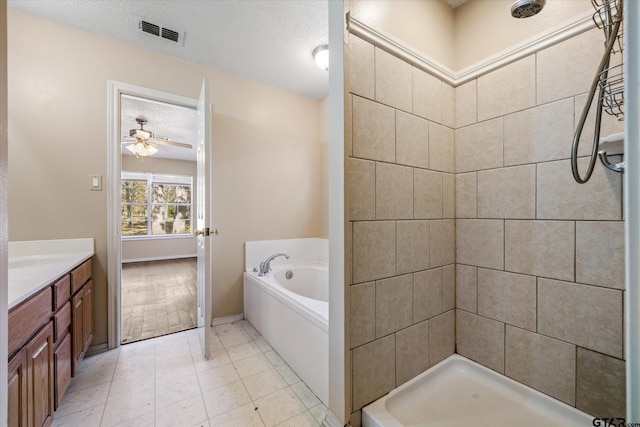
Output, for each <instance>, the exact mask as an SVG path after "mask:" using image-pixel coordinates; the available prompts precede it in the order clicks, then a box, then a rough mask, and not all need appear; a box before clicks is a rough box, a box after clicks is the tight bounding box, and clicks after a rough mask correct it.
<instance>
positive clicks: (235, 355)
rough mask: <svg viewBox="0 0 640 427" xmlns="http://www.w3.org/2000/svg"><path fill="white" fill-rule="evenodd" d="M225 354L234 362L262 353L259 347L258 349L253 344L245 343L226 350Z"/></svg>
mask: <svg viewBox="0 0 640 427" xmlns="http://www.w3.org/2000/svg"><path fill="white" fill-rule="evenodd" d="M227 353H228V354H229V358H230V359H231V360H232V361H234V362H235V361H237V360H240V359H245V358H247V357H251V356H255V355H258V354H260V353H262V351H261V350H260V347H258V346H257V345H256V344H255V343H253V342H247V343H244V344H240V345H237V346H235V347H230V348H228V349H227Z"/></svg>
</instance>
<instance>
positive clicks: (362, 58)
mask: <svg viewBox="0 0 640 427" xmlns="http://www.w3.org/2000/svg"><path fill="white" fill-rule="evenodd" d="M373 57H374V54H373V45H372V44H371V43H368V42H366V41H364V40H362V39H361V38H359V37H356V36H354V35H353V34H349V82H350V86H349V90H350V91H351V93H355V94H358V95H360V96H364V97H365V98H369V99H373V98H374V96H375V84H374V83H375V82H374V76H375V74H374V63H373Z"/></svg>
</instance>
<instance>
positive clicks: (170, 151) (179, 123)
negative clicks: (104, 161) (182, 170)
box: [120, 96, 198, 162]
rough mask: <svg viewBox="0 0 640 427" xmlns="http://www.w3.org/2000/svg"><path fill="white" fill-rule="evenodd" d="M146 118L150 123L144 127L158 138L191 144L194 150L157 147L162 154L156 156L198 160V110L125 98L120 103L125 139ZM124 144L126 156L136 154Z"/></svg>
mask: <svg viewBox="0 0 640 427" xmlns="http://www.w3.org/2000/svg"><path fill="white" fill-rule="evenodd" d="M138 117H143V118H145V119H147V121H148V123H147V124H146V125H144V129H145V130H149V131H151V132H153V133H154V134H156V135H158V136H164V137H168V138H171V140H172V141H176V142H184V143H185V144H191V145H192V146H193V148H192V149H187V148H179V147H172V146H169V145H160V144H158V145H156V147H157V148H158V150H159V151H158V153H157V154H154V155H153V157H159V158H164V159H177V160H190V161H194V162H195V161H196V154H197V150H196V147H197V142H198V123H197V121H198V114H197V113H196V111H195V110H193V109H191V108H187V107H181V106H177V105H171V104H163V103H160V102H155V101H148V100H145V99H140V98H134V97H131V96H122V98H121V102H120V126H121V127H120V129H121V134H122V136H123V137H124V136H129V129H136V128H138V123H136V118H138ZM126 145H128V144H123V145H122V154H123V155H133V154H131V152H130V151H129V150H127V149H126V148H124V147H126Z"/></svg>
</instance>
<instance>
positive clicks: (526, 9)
mask: <svg viewBox="0 0 640 427" xmlns="http://www.w3.org/2000/svg"><path fill="white" fill-rule="evenodd" d="M546 3H547V1H546V0H516V2H515V3H514V4H513V6H511V16H513V17H514V18H530V17H532V16H533V15H536V14H538V13H539V12H540V11H541V10H542V8H543V7H544V5H545V4H546Z"/></svg>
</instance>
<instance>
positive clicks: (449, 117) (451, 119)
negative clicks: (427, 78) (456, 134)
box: [442, 82, 456, 128]
mask: <svg viewBox="0 0 640 427" xmlns="http://www.w3.org/2000/svg"><path fill="white" fill-rule="evenodd" d="M455 114H456V111H455V92H454V89H453V86H449V85H448V84H446V83H445V82H442V124H443V125H445V126H448V127H450V128H453V127H455V125H456V123H455Z"/></svg>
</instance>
